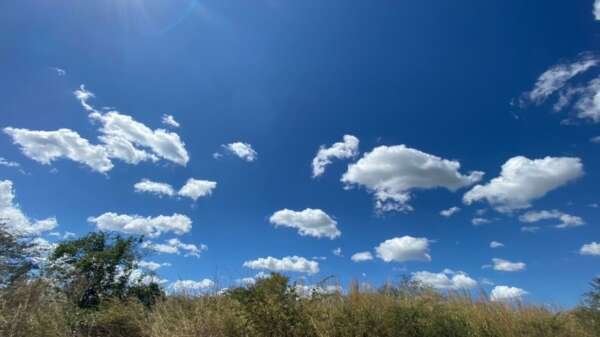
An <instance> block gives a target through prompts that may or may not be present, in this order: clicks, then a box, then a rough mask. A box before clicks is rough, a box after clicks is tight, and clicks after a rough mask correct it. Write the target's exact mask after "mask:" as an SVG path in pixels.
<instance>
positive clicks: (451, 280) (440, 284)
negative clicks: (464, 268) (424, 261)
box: [411, 269, 477, 290]
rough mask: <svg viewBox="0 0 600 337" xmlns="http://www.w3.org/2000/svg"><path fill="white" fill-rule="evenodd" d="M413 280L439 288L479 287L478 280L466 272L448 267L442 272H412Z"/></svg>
mask: <svg viewBox="0 0 600 337" xmlns="http://www.w3.org/2000/svg"><path fill="white" fill-rule="evenodd" d="M411 280H412V281H414V282H418V283H421V284H423V285H427V286H430V287H432V288H434V289H439V290H460V289H472V288H475V287H477V281H475V280H474V279H472V278H470V277H469V275H468V274H466V273H464V272H460V271H458V272H455V271H453V270H450V269H446V270H444V271H442V272H441V273H430V272H428V271H419V272H415V273H412V277H411Z"/></svg>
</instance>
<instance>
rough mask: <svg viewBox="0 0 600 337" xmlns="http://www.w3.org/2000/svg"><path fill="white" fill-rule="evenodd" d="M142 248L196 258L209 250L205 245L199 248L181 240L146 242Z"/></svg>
mask: <svg viewBox="0 0 600 337" xmlns="http://www.w3.org/2000/svg"><path fill="white" fill-rule="evenodd" d="M142 247H144V248H147V249H150V250H154V251H156V252H159V253H163V254H177V255H180V254H181V253H182V252H183V254H184V256H186V257H187V256H195V257H200V254H201V253H202V252H203V251H206V250H208V247H207V246H206V245H204V244H201V245H200V246H197V245H195V244H193V243H183V242H181V241H179V239H176V238H173V239H169V240H167V241H166V242H164V243H154V242H152V241H144V243H143V244H142Z"/></svg>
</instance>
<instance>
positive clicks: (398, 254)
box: [375, 236, 431, 262]
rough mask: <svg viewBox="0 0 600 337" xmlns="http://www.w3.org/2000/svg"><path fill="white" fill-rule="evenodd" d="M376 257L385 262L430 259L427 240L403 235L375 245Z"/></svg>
mask: <svg viewBox="0 0 600 337" xmlns="http://www.w3.org/2000/svg"><path fill="white" fill-rule="evenodd" d="M375 252H376V253H377V257H378V258H380V259H382V260H383V261H385V262H404V261H431V256H430V255H429V240H428V239H426V238H414V237H412V236H403V237H401V238H393V239H389V240H386V241H384V242H382V243H381V244H379V246H377V247H375Z"/></svg>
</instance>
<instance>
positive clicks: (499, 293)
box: [490, 286, 528, 302]
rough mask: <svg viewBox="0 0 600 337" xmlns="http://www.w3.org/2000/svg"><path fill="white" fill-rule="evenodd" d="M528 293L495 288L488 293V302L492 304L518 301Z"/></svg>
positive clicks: (520, 290) (516, 289)
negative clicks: (490, 301) (492, 302)
mask: <svg viewBox="0 0 600 337" xmlns="http://www.w3.org/2000/svg"><path fill="white" fill-rule="evenodd" d="M527 294H528V293H527V292H526V291H525V290H523V289H521V288H515V287H508V286H496V287H494V289H492V292H491V293H490V300H492V301H494V302H510V301H519V300H521V298H522V297H523V296H525V295H527Z"/></svg>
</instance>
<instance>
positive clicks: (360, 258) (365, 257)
mask: <svg viewBox="0 0 600 337" xmlns="http://www.w3.org/2000/svg"><path fill="white" fill-rule="evenodd" d="M350 260H352V261H354V262H364V261H371V260H373V255H372V254H371V252H359V253H355V254H353V255H352V257H350Z"/></svg>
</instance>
